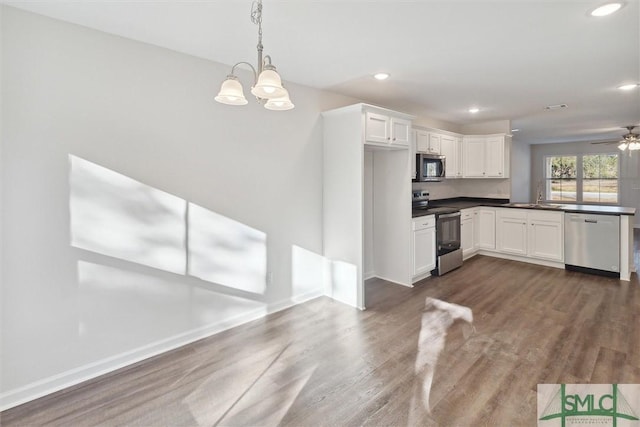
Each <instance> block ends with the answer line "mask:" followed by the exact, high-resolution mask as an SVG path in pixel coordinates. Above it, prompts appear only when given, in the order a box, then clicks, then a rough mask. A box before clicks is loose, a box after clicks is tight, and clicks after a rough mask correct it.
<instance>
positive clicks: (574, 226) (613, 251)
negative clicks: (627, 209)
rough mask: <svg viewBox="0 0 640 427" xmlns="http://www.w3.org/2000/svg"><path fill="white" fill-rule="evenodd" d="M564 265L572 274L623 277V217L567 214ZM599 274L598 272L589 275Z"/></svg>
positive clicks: (565, 216)
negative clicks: (621, 252) (580, 272)
mask: <svg viewBox="0 0 640 427" xmlns="http://www.w3.org/2000/svg"><path fill="white" fill-rule="evenodd" d="M564 263H565V267H566V268H567V269H569V270H587V272H593V273H605V274H607V273H609V274H607V275H613V276H618V275H619V274H620V217H619V216H614V215H595V214H578V213H566V214H565V215H564ZM589 270H595V271H589Z"/></svg>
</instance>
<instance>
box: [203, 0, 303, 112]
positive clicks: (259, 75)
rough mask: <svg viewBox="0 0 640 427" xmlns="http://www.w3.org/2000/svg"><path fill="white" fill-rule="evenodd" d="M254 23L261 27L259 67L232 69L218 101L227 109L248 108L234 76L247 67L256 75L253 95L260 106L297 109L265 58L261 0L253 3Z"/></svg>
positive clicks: (279, 109) (252, 89)
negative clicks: (237, 70)
mask: <svg viewBox="0 0 640 427" xmlns="http://www.w3.org/2000/svg"><path fill="white" fill-rule="evenodd" d="M251 22H253V23H254V24H256V25H257V26H258V44H257V45H256V48H257V49H258V65H257V67H254V66H253V65H251V63H249V62H245V61H242V62H238V63H236V64H235V65H234V66H233V67H232V68H231V73H230V74H229V75H228V76H227V78H226V80H225V81H224V82H222V86H221V87H220V92H219V93H218V96H216V97H215V100H216V101H218V102H221V103H222V104H227V105H246V104H247V103H248V101H247V99H246V98H245V97H244V92H243V89H242V85H241V84H240V82H239V81H238V78H237V77H236V75H235V69H236V67H238V66H239V65H246V66H247V67H249V68H251V71H253V83H254V86H253V87H251V93H252V94H253V95H254V96H255V97H256V101H258V103H259V104H261V105H264V107H265V108H267V109H269V110H276V111H284V110H291V109H292V108H294V105H293V102H291V99H289V92H287V90H286V89H285V88H284V87H283V86H282V80H281V79H280V74H278V72H277V71H276V67H274V66H273V64H272V63H271V56H270V55H264V56H263V55H262V52H263V46H262V0H253V3H252V4H251Z"/></svg>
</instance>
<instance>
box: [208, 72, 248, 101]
mask: <svg viewBox="0 0 640 427" xmlns="http://www.w3.org/2000/svg"><path fill="white" fill-rule="evenodd" d="M214 99H215V100H216V101H218V102H220V103H222V104H227V105H246V104H247V103H248V102H249V101H247V98H245V97H244V91H243V90H242V85H241V84H240V82H239V81H238V78H237V77H236V76H234V75H233V74H229V75H228V76H227V78H226V80H225V81H224V82H222V86H221V87H220V92H219V93H218V96H216V97H215V98H214Z"/></svg>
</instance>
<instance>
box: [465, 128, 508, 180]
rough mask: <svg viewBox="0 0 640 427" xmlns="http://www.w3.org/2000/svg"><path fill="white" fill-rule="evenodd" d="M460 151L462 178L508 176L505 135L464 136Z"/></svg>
mask: <svg viewBox="0 0 640 427" xmlns="http://www.w3.org/2000/svg"><path fill="white" fill-rule="evenodd" d="M462 153H463V154H462V158H463V168H462V176H463V177H464V178H508V177H509V147H508V141H507V140H506V137H505V135H488V136H465V137H464V138H463V140H462Z"/></svg>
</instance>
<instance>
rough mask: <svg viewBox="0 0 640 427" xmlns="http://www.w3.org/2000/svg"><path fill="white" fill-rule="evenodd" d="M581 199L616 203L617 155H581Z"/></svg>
mask: <svg viewBox="0 0 640 427" xmlns="http://www.w3.org/2000/svg"><path fill="white" fill-rule="evenodd" d="M582 177H583V178H582V179H583V180H582V201H583V202H593V203H618V155H617V154H593V155H585V156H583V157H582Z"/></svg>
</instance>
